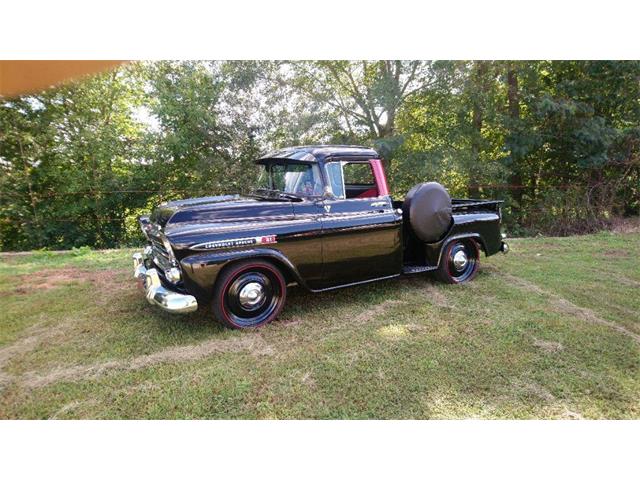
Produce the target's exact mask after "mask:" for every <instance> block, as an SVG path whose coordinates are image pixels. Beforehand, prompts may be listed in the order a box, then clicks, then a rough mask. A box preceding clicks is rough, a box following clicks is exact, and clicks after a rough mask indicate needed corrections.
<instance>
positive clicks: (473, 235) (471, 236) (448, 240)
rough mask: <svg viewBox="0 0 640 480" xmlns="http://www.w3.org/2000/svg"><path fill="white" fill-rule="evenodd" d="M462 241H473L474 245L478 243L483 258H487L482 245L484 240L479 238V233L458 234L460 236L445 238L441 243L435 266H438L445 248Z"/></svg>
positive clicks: (484, 246) (485, 248)
mask: <svg viewBox="0 0 640 480" xmlns="http://www.w3.org/2000/svg"><path fill="white" fill-rule="evenodd" d="M464 239H470V240H475V241H476V243H478V244H479V245H480V248H481V249H482V251H483V252H484V254H485V256H487V247H486V245H485V243H484V239H483V238H482V237H481V236H480V234H479V233H463V234H460V235H454V236H452V237H449V238H446V239H445V240H444V241H443V242H442V246H441V247H440V251H439V253H438V263H437V264H436V265H437V266H440V262H441V261H442V252H444V251H445V250H446V248H447V246H448V245H449V244H450V243H451V242H455V241H457V240H464Z"/></svg>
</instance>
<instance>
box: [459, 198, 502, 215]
mask: <svg viewBox="0 0 640 480" xmlns="http://www.w3.org/2000/svg"><path fill="white" fill-rule="evenodd" d="M502 203H503V201H502V200H478V199H473V198H452V199H451V207H452V212H453V213H467V212H476V211H479V210H484V211H487V210H488V211H492V212H498V211H499V210H500V205H501V204H502Z"/></svg>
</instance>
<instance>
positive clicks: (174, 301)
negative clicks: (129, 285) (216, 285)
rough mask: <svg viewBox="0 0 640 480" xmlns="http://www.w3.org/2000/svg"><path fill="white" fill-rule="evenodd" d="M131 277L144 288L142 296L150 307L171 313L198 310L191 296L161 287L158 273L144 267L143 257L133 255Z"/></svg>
mask: <svg viewBox="0 0 640 480" xmlns="http://www.w3.org/2000/svg"><path fill="white" fill-rule="evenodd" d="M133 268H134V272H133V276H134V278H136V279H137V280H138V282H140V283H141V285H142V286H143V288H144V295H145V297H147V301H148V302H149V303H150V304H152V305H157V306H158V307H160V308H162V309H163V310H166V311H167V312H171V313H189V312H195V311H196V310H197V309H198V302H197V300H196V299H195V297H194V296H192V295H184V294H182V293H178V292H174V291H172V290H169V289H167V288H165V287H164V286H162V283H161V282H160V277H159V276H158V271H157V270H156V269H155V268H149V269H148V268H146V267H145V266H144V256H143V254H141V253H134V254H133Z"/></svg>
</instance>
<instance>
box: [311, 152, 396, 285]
mask: <svg viewBox="0 0 640 480" xmlns="http://www.w3.org/2000/svg"><path fill="white" fill-rule="evenodd" d="M325 173H326V176H327V180H328V182H329V185H330V187H331V190H332V192H333V194H334V196H335V198H334V199H325V200H323V201H322V202H321V206H322V209H323V215H322V217H321V218H322V239H323V241H322V251H323V270H322V272H323V273H322V278H323V287H324V288H329V287H334V286H339V285H345V284H349V283H355V282H362V281H366V280H372V279H375V278H381V277H387V276H391V275H396V274H399V273H400V271H401V268H402V242H401V224H402V216H401V215H398V214H397V213H396V212H395V211H394V209H393V205H392V201H391V197H390V196H389V195H388V194H386V191H385V192H382V193H384V195H379V193H380V189H379V188H378V184H377V182H376V180H375V176H374V175H373V170H372V165H371V163H370V162H369V161H362V160H358V161H354V160H349V159H342V160H332V161H327V163H325ZM384 189H385V190H386V185H385V187H384Z"/></svg>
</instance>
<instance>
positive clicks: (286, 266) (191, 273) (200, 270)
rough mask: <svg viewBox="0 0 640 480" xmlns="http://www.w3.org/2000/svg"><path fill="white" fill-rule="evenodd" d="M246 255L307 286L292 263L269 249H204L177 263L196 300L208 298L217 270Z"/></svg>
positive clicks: (282, 255) (246, 257) (206, 299)
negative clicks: (274, 266) (262, 261)
mask: <svg viewBox="0 0 640 480" xmlns="http://www.w3.org/2000/svg"><path fill="white" fill-rule="evenodd" d="M249 258H251V259H263V260H268V261H271V262H272V263H274V264H275V265H277V266H278V267H279V268H281V269H282V273H283V275H284V276H285V278H286V280H287V282H289V281H294V282H297V283H298V284H299V285H301V286H302V287H304V288H308V286H307V284H306V282H305V281H304V280H303V278H302V277H301V275H300V273H299V272H298V269H297V268H296V267H295V265H294V264H293V263H292V262H291V261H290V260H289V259H288V258H287V257H286V256H285V255H284V254H283V253H282V252H280V251H279V250H276V249H272V248H251V249H247V250H236V251H229V252H207V253H201V254H197V255H191V256H189V257H186V258H184V259H183V260H181V262H180V264H181V266H182V271H183V272H184V273H185V275H184V282H185V286H186V287H187V289H188V290H189V291H190V292H193V294H194V295H195V296H196V297H197V298H198V299H199V300H203V301H209V300H211V296H212V294H213V286H214V284H215V282H216V279H217V278H218V275H219V274H220V271H221V270H222V269H223V268H224V267H225V266H226V265H228V264H230V263H232V262H236V261H239V260H246V259H249Z"/></svg>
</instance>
